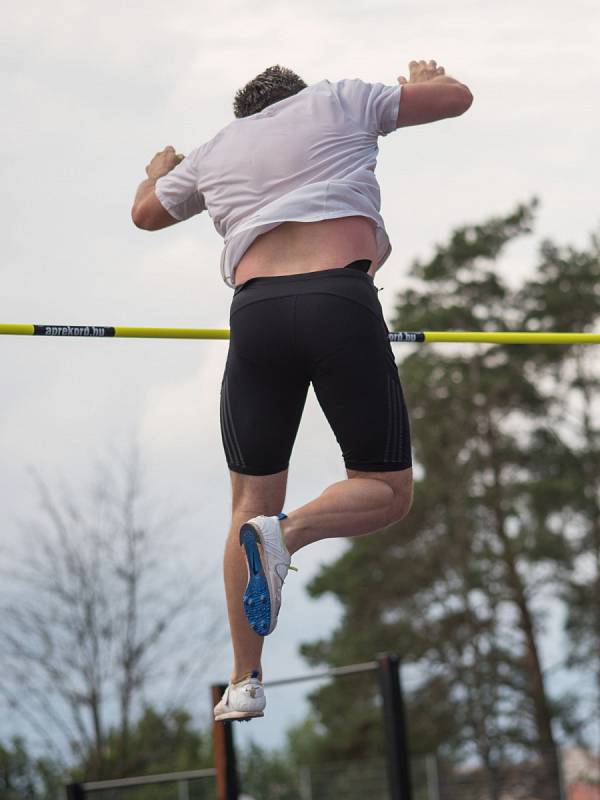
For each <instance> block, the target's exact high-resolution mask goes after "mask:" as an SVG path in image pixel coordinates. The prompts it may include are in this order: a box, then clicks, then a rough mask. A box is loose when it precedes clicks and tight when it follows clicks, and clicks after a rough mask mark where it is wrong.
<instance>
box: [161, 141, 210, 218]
mask: <svg viewBox="0 0 600 800" xmlns="http://www.w3.org/2000/svg"><path fill="white" fill-rule="evenodd" d="M199 152H200V148H197V149H196V150H193V151H192V152H191V153H190V154H189V155H188V156H186V157H185V158H184V159H183V160H182V161H180V162H179V164H177V166H176V167H174V168H173V169H172V170H171V171H170V172H168V173H167V174H166V175H163V176H162V178H159V179H158V180H157V181H156V183H155V185H154V191H155V193H156V196H157V197H158V199H159V201H160V203H161V205H162V206H163V207H164V208H165V209H166V210H167V211H168V212H169V214H170V215H171V216H172V217H174V218H175V219H177V220H179V221H181V220H184V219H189V218H190V217H193V216H194V215H195V214H200V213H201V212H202V211H204V210H205V208H206V203H205V202H204V196H203V195H202V193H201V192H200V190H199V189H198V171H197V163H198V156H199Z"/></svg>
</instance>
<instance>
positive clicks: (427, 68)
mask: <svg viewBox="0 0 600 800" xmlns="http://www.w3.org/2000/svg"><path fill="white" fill-rule="evenodd" d="M408 69H409V71H410V72H409V75H410V78H409V80H406V78H405V77H404V76H403V75H400V76H399V77H398V83H399V84H401V85H403V84H405V83H423V81H430V80H431V79H432V78H437V77H438V76H439V75H445V74H446V72H445V70H444V68H443V67H438V66H437V63H436V62H435V61H433V60H431V61H429V62H427V61H411V62H410V64H409V65H408Z"/></svg>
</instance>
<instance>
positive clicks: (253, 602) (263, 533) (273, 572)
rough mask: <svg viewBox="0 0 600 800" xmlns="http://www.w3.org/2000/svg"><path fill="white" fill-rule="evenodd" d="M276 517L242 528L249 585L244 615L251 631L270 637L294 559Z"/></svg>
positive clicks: (280, 517)
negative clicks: (283, 588) (283, 587)
mask: <svg viewBox="0 0 600 800" xmlns="http://www.w3.org/2000/svg"><path fill="white" fill-rule="evenodd" d="M281 519H285V514H278V515H277V516H276V517H263V516H259V517H253V518H252V519H250V520H248V522H246V523H244V525H242V527H241V529H240V544H241V545H242V547H243V548H244V550H245V553H246V561H247V563H248V585H247V586H246V591H245V592H244V598H243V600H244V612H245V614H246V618H247V619H248V622H249V623H250V626H251V628H252V629H253V630H254V631H256V633H258V634H259V636H267V635H268V634H269V633H272V631H273V630H274V629H275V626H276V625H277V615H278V614H279V609H280V607H281V587H282V586H283V582H284V580H285V578H286V575H287V573H288V570H289V569H293V570H296V568H295V567H292V566H290V561H291V556H290V554H289V553H288V549H287V547H286V546H285V542H284V541H283V534H282V532H281V525H280V524H279V521H280V520H281Z"/></svg>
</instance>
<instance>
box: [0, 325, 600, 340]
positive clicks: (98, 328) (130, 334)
mask: <svg viewBox="0 0 600 800" xmlns="http://www.w3.org/2000/svg"><path fill="white" fill-rule="evenodd" d="M0 335H6V336H70V337H73V336H82V337H87V338H90V339H106V338H113V337H117V338H122V339H123V338H129V339H229V330H228V329H227V328H137V327H124V326H121V325H115V326H108V325H3V324H0ZM390 341H392V342H408V343H411V342H416V343H419V342H455V343H456V342H472V343H481V344H600V333H531V332H529V331H512V332H507V331H485V332H474V331H394V332H392V333H390Z"/></svg>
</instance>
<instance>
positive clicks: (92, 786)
mask: <svg viewBox="0 0 600 800" xmlns="http://www.w3.org/2000/svg"><path fill="white" fill-rule="evenodd" d="M216 774H217V770H216V769H214V768H213V767H211V768H209V769H194V770H188V771H187V772H165V773H162V774H161V775H144V776H142V777H139V778H120V779H118V780H111V781H91V782H90V783H84V784H83V790H84V791H85V792H101V791H103V790H104V789H124V788H126V787H127V786H146V785H148V784H152V783H177V781H193V780H197V779H198V778H214V777H215V776H216Z"/></svg>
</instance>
